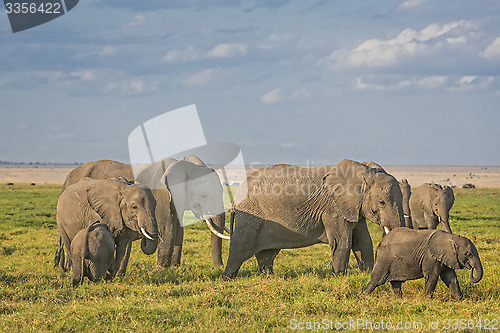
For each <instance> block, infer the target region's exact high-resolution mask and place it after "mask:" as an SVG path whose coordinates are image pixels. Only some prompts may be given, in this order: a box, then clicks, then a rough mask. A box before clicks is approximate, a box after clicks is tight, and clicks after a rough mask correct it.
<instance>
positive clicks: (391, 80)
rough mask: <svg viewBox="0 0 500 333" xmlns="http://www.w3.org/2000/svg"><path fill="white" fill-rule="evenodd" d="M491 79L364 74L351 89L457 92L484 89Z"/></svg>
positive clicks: (491, 81)
mask: <svg viewBox="0 0 500 333" xmlns="http://www.w3.org/2000/svg"><path fill="white" fill-rule="evenodd" d="M493 81H494V78H493V77H489V76H487V77H480V76H463V77H452V76H426V77H423V78H421V77H408V78H401V76H399V75H396V76H391V75H390V76H385V75H366V76H361V77H358V78H356V80H354V83H353V89H355V90H373V91H396V90H409V89H412V90H415V89H424V90H442V91H448V92H457V91H468V90H481V89H486V88H489V87H490V86H491V84H492V83H493Z"/></svg>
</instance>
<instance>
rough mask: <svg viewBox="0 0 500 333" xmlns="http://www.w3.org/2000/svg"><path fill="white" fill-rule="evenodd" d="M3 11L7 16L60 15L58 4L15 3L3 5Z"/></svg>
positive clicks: (59, 5)
mask: <svg viewBox="0 0 500 333" xmlns="http://www.w3.org/2000/svg"><path fill="white" fill-rule="evenodd" d="M5 10H6V12H7V14H12V13H14V14H36V13H39V14H62V13H61V4H60V3H57V2H56V3H51V2H47V3H43V2H42V3H40V4H36V3H33V2H31V3H30V2H16V3H10V2H7V3H5Z"/></svg>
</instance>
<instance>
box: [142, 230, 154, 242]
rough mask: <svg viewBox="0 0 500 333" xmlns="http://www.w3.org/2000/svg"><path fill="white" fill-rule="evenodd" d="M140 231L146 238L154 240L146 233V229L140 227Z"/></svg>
mask: <svg viewBox="0 0 500 333" xmlns="http://www.w3.org/2000/svg"><path fill="white" fill-rule="evenodd" d="M141 232H142V234H143V235H144V237H146V238H147V239H151V240H154V238H153V237H151V236H149V235H148V233H147V232H146V230H144V228H141Z"/></svg>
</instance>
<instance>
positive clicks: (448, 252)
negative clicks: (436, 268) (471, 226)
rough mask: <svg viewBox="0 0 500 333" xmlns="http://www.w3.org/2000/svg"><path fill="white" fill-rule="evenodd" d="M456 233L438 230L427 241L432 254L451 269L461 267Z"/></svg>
mask: <svg viewBox="0 0 500 333" xmlns="http://www.w3.org/2000/svg"><path fill="white" fill-rule="evenodd" d="M456 238H457V236H456V235H452V234H450V233H447V232H444V231H441V230H436V231H435V232H433V233H432V235H431V236H430V237H429V240H428V241H427V243H428V246H429V252H430V254H431V256H432V257H433V258H434V259H436V260H437V261H439V262H441V263H443V264H444V265H446V266H447V267H449V268H451V269H460V263H459V261H458V243H457V242H456Z"/></svg>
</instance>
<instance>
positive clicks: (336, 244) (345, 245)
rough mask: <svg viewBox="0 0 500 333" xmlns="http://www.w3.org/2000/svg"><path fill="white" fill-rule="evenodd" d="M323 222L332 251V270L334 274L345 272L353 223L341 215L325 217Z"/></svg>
mask: <svg viewBox="0 0 500 333" xmlns="http://www.w3.org/2000/svg"><path fill="white" fill-rule="evenodd" d="M323 224H324V227H325V231H326V235H327V238H328V245H330V251H331V253H332V271H333V273H334V274H345V273H346V272H347V264H348V263H349V254H350V252H351V247H352V230H353V228H354V223H351V222H347V221H346V220H344V219H343V218H341V217H326V218H324V219H323Z"/></svg>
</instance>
